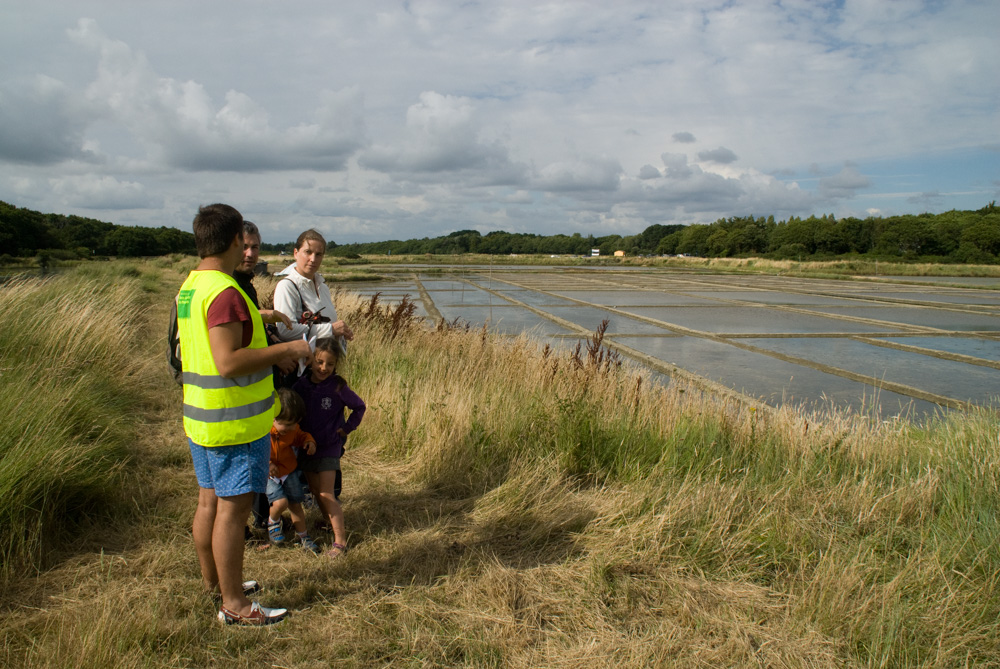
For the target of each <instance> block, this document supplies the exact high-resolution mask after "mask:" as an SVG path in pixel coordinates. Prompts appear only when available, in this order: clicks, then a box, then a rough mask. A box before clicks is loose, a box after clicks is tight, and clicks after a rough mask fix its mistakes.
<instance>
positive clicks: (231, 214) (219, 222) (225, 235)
mask: <svg viewBox="0 0 1000 669" xmlns="http://www.w3.org/2000/svg"><path fill="white" fill-rule="evenodd" d="M192 225H193V227H194V245H195V248H197V249H198V255H199V256H201V257H202V258H207V257H208V256H217V255H219V254H220V253H224V252H225V251H226V249H228V248H229V245H230V244H232V243H233V238H235V237H236V236H237V235H240V236H242V235H243V215H242V214H240V212H238V211H236V209H234V208H233V207H230V206H229V205H228V204H208V205H205V206H204V207H199V208H198V215H197V216H195V217H194V223H193V224H192Z"/></svg>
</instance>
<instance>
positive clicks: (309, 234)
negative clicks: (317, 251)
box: [295, 228, 326, 252]
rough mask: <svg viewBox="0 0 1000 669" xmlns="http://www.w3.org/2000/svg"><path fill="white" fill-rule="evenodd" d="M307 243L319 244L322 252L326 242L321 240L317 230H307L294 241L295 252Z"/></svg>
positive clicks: (324, 249) (321, 236) (321, 237)
mask: <svg viewBox="0 0 1000 669" xmlns="http://www.w3.org/2000/svg"><path fill="white" fill-rule="evenodd" d="M309 241H313V242H319V243H320V244H322V245H323V251H324V252H325V251H326V240H325V239H324V238H323V235H321V234H320V233H319V230H317V229H315V228H309V229H308V230H306V231H305V232H303V233H302V234H301V235H299V238H298V239H296V240H295V250H296V251H298V250H299V249H300V248H302V246H303V245H304V244H305V243H306V242H309Z"/></svg>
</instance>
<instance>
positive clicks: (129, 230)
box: [0, 202, 195, 257]
mask: <svg viewBox="0 0 1000 669" xmlns="http://www.w3.org/2000/svg"><path fill="white" fill-rule="evenodd" d="M43 250H44V251H48V252H50V254H49V255H55V256H56V257H59V256H58V255H56V254H55V253H52V252H55V251H61V252H62V253H61V255H62V256H66V257H72V256H78V257H89V256H92V255H102V256H161V255H166V254H168V253H188V254H194V253H195V248H194V235H193V234H191V233H190V232H184V231H182V230H178V229H177V228H168V227H159V228H144V227H140V226H129V225H115V224H114V223H106V222H105V221H98V220H96V219H93V218H84V217H82V216H62V215H60V214H41V213H39V212H37V211H32V210H30V209H22V208H19V207H15V206H14V205H11V204H7V203H6V202H0V251H2V252H3V253H5V254H7V255H10V256H22V257H25V256H34V255H36V254H38V252H39V251H43Z"/></svg>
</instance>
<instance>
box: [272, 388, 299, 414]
mask: <svg viewBox="0 0 1000 669" xmlns="http://www.w3.org/2000/svg"><path fill="white" fill-rule="evenodd" d="M278 399H279V400H281V412H280V413H279V414H278V415H277V416H275V417H274V419H275V420H280V421H281V422H282V423H299V422H301V421H302V419H303V418H305V416H306V403H305V402H303V401H302V396H301V395H299V394H298V393H297V392H295V391H294V390H292V389H291V388H278Z"/></svg>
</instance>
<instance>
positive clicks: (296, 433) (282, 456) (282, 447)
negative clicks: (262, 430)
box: [271, 425, 316, 478]
mask: <svg viewBox="0 0 1000 669" xmlns="http://www.w3.org/2000/svg"><path fill="white" fill-rule="evenodd" d="M308 441H316V440H315V439H313V438H312V435H311V434H309V433H308V432H303V431H302V429H301V428H299V426H298V425H296V426H295V429H292V430H289V431H288V432H286V433H285V434H278V431H277V430H275V429H274V427H273V426H272V427H271V462H273V463H274V465H275V467H277V468H278V478H281V477H282V476H286V475H288V474H291V473H292V472H294V471H295V470H296V469H297V468H298V466H299V461H298V457H297V456H296V454H295V451H297V450H298V449H300V448H305V445H306V442H308Z"/></svg>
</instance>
